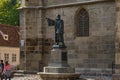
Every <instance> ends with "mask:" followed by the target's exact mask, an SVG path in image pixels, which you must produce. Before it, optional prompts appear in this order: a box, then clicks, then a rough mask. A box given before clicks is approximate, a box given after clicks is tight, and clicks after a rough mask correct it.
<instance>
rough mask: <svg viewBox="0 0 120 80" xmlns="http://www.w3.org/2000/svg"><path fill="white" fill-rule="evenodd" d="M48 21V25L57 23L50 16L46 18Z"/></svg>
mask: <svg viewBox="0 0 120 80" xmlns="http://www.w3.org/2000/svg"><path fill="white" fill-rule="evenodd" d="M46 19H47V22H48V26H54V25H55V21H54V20H52V19H50V18H46Z"/></svg>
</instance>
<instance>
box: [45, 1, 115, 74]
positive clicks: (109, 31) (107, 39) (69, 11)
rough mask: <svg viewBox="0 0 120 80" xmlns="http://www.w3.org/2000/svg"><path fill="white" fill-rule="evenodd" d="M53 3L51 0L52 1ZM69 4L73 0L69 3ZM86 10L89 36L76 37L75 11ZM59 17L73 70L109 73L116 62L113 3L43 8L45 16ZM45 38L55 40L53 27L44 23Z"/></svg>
mask: <svg viewBox="0 0 120 80" xmlns="http://www.w3.org/2000/svg"><path fill="white" fill-rule="evenodd" d="M51 1H52V0H51ZM71 1H72V0H71ZM81 8H85V9H86V10H87V11H88V13H89V23H90V24H89V25H90V26H89V27H90V31H89V34H90V35H89V37H77V36H76V35H75V34H76V21H75V20H76V17H77V16H78V15H77V12H78V11H79V10H80V9H81ZM57 14H60V15H61V17H62V19H63V20H64V23H65V24H64V26H65V27H64V30H65V33H64V38H65V44H66V46H67V49H68V62H69V64H70V65H71V66H72V67H76V72H81V70H82V69H88V71H89V70H91V69H96V70H101V71H102V70H104V69H108V70H110V71H111V69H112V64H113V63H114V60H115V44H114V42H115V18H116V14H115V3H114V2H104V3H95V4H94V3H93V4H83V5H82V4H81V5H76V6H69V7H57V8H48V9H45V14H44V15H45V17H48V18H51V19H55V18H56V16H57ZM43 24H44V25H43V27H44V28H45V34H46V35H45V36H44V37H45V38H46V39H53V40H54V27H52V26H51V27H50V26H48V25H47V22H46V20H44V23H43Z"/></svg>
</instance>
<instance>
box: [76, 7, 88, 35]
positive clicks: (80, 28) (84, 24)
mask: <svg viewBox="0 0 120 80" xmlns="http://www.w3.org/2000/svg"><path fill="white" fill-rule="evenodd" d="M77 36H78V37H82V36H83V37H84V36H89V14H88V12H87V11H86V10H85V9H81V10H80V11H79V14H78V18H77Z"/></svg>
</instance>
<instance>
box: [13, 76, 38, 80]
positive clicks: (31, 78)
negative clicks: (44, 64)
mask: <svg viewBox="0 0 120 80" xmlns="http://www.w3.org/2000/svg"><path fill="white" fill-rule="evenodd" d="M11 80H40V79H39V76H38V75H24V76H23V77H14V78H12V79H11Z"/></svg>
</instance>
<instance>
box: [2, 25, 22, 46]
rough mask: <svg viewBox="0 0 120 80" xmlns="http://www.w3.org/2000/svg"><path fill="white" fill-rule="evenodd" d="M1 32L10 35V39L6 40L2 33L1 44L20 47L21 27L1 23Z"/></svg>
mask: <svg viewBox="0 0 120 80" xmlns="http://www.w3.org/2000/svg"><path fill="white" fill-rule="evenodd" d="M0 32H3V34H6V35H8V40H4V38H3V36H2V34H1V33H0V46H6V47H19V45H20V42H19V32H20V31H19V27H15V26H9V25H3V24H0Z"/></svg>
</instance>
